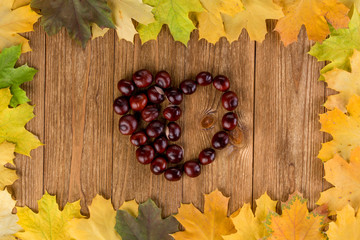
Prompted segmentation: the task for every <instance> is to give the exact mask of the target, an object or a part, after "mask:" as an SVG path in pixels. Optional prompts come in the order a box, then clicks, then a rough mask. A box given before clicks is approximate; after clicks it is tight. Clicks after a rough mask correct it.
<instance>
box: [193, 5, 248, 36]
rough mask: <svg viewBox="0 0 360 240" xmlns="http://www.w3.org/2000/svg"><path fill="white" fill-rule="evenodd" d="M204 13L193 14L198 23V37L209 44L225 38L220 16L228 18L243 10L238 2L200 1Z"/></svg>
mask: <svg viewBox="0 0 360 240" xmlns="http://www.w3.org/2000/svg"><path fill="white" fill-rule="evenodd" d="M200 1H201V4H202V6H203V7H204V9H205V11H203V12H198V13H194V16H195V18H196V21H197V22H198V29H199V36H200V38H204V39H206V40H207V41H208V42H210V43H216V42H217V41H219V39H220V38H221V37H224V36H227V34H226V32H225V27H224V24H223V19H222V17H221V14H227V15H229V17H231V16H234V15H235V14H236V13H238V12H240V11H242V10H243V5H242V3H241V1H240V0H225V1H222V0H209V1H208V0H200Z"/></svg>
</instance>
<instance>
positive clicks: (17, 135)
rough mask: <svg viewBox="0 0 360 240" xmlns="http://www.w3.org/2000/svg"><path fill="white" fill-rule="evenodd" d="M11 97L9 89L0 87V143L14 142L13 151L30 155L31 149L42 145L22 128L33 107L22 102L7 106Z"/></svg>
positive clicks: (32, 115) (29, 118) (28, 119)
mask: <svg viewBox="0 0 360 240" xmlns="http://www.w3.org/2000/svg"><path fill="white" fill-rule="evenodd" d="M11 97H12V96H11V93H10V89H8V88H4V89H0V143H2V142H4V141H7V142H10V143H14V144H15V145H16V147H15V152H17V153H20V154H24V155H26V156H30V151H31V150H32V149H35V148H37V147H39V146H41V145H42V144H41V142H40V141H39V139H38V138H37V137H36V136H34V135H33V134H32V133H30V132H28V131H27V130H26V129H25V128H24V125H25V124H26V123H27V122H28V121H30V120H31V119H32V118H33V117H34V114H33V110H34V107H32V106H30V105H29V104H27V103H24V104H21V105H19V106H17V107H16V108H8V105H9V103H10V100H11Z"/></svg>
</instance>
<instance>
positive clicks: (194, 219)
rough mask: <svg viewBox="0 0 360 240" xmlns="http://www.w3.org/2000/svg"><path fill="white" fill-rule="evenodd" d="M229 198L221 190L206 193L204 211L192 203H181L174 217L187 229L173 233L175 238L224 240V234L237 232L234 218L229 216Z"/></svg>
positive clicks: (178, 239)
mask: <svg viewBox="0 0 360 240" xmlns="http://www.w3.org/2000/svg"><path fill="white" fill-rule="evenodd" d="M228 204H229V198H227V197H224V195H222V193H221V192H220V191H219V190H215V191H213V192H212V193H210V194H205V206H204V213H201V212H200V211H199V210H198V209H197V208H195V207H194V205H192V204H181V206H180V208H179V212H178V214H176V215H175V216H174V217H175V218H176V219H177V220H178V221H179V222H180V223H181V225H183V227H184V228H185V231H182V232H177V233H175V234H172V236H173V237H174V238H175V240H182V239H184V240H185V239H197V240H210V239H211V240H222V239H224V238H223V236H226V235H230V234H233V233H235V232H236V229H235V226H234V224H233V222H232V220H231V219H230V218H229V217H228V216H227V212H228Z"/></svg>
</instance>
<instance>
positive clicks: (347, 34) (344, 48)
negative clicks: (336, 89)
mask: <svg viewBox="0 0 360 240" xmlns="http://www.w3.org/2000/svg"><path fill="white" fill-rule="evenodd" d="M330 31H331V34H330V37H329V38H328V39H326V40H325V41H324V42H323V43H316V44H315V45H314V46H313V47H312V48H311V49H310V52H309V54H310V55H312V56H314V57H316V58H317V59H318V60H319V61H328V62H330V63H329V64H327V65H326V66H325V67H324V68H323V69H321V71H320V73H321V74H324V73H326V72H328V71H330V70H332V69H334V68H338V69H343V70H346V71H349V72H350V71H351V66H350V57H351V56H352V55H353V52H354V49H357V50H360V15H359V14H358V12H357V11H354V12H353V15H352V17H351V21H350V23H349V28H344V29H342V28H341V29H337V30H336V29H335V28H333V27H331V26H330ZM319 80H324V77H323V76H322V75H321V76H320V78H319Z"/></svg>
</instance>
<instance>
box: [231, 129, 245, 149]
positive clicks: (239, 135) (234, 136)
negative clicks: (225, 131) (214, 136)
mask: <svg viewBox="0 0 360 240" xmlns="http://www.w3.org/2000/svg"><path fill="white" fill-rule="evenodd" d="M229 136H230V143H231V144H232V145H240V144H241V143H242V142H243V140H244V134H243V132H242V131H241V129H240V128H239V127H238V126H237V127H236V128H235V129H234V130H231V131H230V132H229Z"/></svg>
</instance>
